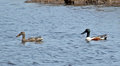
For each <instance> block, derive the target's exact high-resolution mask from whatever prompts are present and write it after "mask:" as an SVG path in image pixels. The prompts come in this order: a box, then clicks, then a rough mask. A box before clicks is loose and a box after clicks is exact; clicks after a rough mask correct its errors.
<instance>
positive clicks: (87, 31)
mask: <svg viewBox="0 0 120 66" xmlns="http://www.w3.org/2000/svg"><path fill="white" fill-rule="evenodd" d="M85 33H87V36H86V37H89V36H90V29H85V31H84V32H82V33H81V34H85Z"/></svg>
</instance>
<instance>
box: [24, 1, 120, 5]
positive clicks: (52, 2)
mask: <svg viewBox="0 0 120 66" xmlns="http://www.w3.org/2000/svg"><path fill="white" fill-rule="evenodd" d="M25 3H48V4H67V5H107V6H120V0H27V1H25Z"/></svg>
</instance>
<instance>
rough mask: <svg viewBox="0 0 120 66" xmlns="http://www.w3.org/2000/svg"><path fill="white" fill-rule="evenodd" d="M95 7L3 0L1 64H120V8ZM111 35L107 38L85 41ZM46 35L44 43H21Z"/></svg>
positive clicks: (88, 65)
mask: <svg viewBox="0 0 120 66" xmlns="http://www.w3.org/2000/svg"><path fill="white" fill-rule="evenodd" d="M99 9H100V10H99V11H98V9H97V8H96V7H94V6H82V7H80V6H79V7H74V6H62V5H60V6H48V5H39V4H34V3H33V4H28V3H27V4H26V3H24V0H21V1H17V0H12V1H11V0H4V1H1V2H0V66H13V65H14V66H28V65H29V66H33V65H35V66H119V63H120V58H119V57H120V51H119V50H120V39H119V37H120V36H119V34H120V30H119V28H120V26H119V25H120V15H119V14H120V8H119V7H104V8H99ZM86 28H89V29H91V36H96V35H102V34H108V39H107V40H105V41H91V42H89V43H87V42H86V41H85V36H86V35H81V34H80V33H81V32H83V31H84V30H85V29H86ZM21 31H24V32H26V38H29V37H33V36H36V37H37V36H42V37H43V38H44V40H43V43H41V44H38V43H34V42H27V43H25V44H22V43H21V37H19V38H16V35H17V34H18V33H20V32H21Z"/></svg>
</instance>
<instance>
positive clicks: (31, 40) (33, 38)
mask: <svg viewBox="0 0 120 66" xmlns="http://www.w3.org/2000/svg"><path fill="white" fill-rule="evenodd" d="M21 35H22V42H40V41H42V40H43V38H42V37H31V38H28V39H26V38H25V32H20V33H19V34H18V35H17V36H16V37H19V36H21Z"/></svg>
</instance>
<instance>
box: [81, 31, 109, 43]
mask: <svg viewBox="0 0 120 66" xmlns="http://www.w3.org/2000/svg"><path fill="white" fill-rule="evenodd" d="M85 33H87V36H86V40H87V41H91V40H94V41H98V40H106V39H107V34H104V35H100V36H96V37H90V29H86V30H85V31H84V32H82V33H81V34H85Z"/></svg>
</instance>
